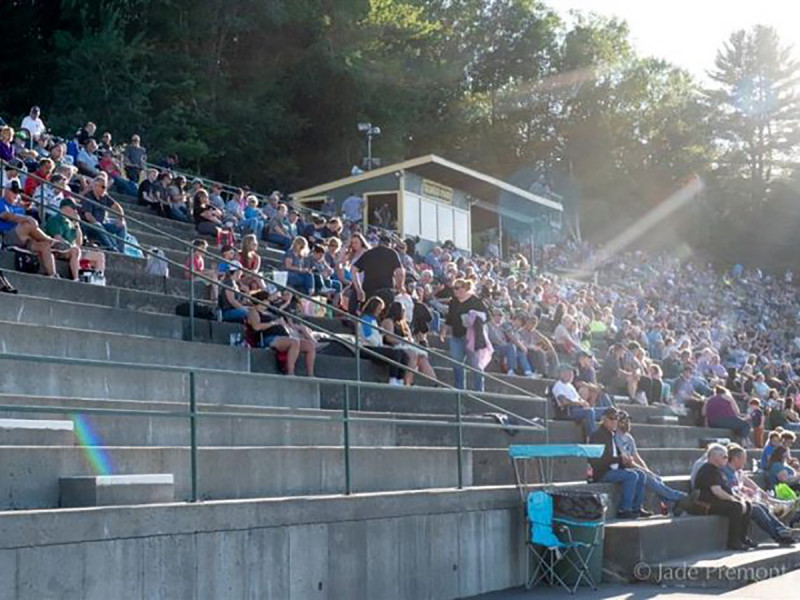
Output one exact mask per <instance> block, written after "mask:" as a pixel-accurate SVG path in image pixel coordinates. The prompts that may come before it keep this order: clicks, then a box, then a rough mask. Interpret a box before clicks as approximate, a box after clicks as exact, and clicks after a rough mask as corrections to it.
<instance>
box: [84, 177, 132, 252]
mask: <svg viewBox="0 0 800 600" xmlns="http://www.w3.org/2000/svg"><path fill="white" fill-rule="evenodd" d="M107 189H108V179H107V178H106V177H104V176H102V175H101V176H98V177H95V178H94V180H93V181H92V189H91V190H89V192H88V193H87V194H86V198H87V200H88V201H87V202H84V203H83V220H84V223H82V224H81V228H82V229H83V233H84V235H85V236H86V237H87V238H88V239H89V240H91V241H93V242H96V243H97V244H99V245H100V246H101V247H102V248H103V249H104V250H110V251H112V252H124V251H125V235H126V233H127V230H126V229H125V213H124V211H123V210H122V207H121V206H120V204H119V202H117V201H116V200H114V199H113V198H111V196H109V195H108V194H107V193H106V190H107ZM109 209H111V211H113V214H114V217H115V220H114V221H112V220H110V219H109V218H108V210H109Z"/></svg>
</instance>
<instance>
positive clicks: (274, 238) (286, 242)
mask: <svg viewBox="0 0 800 600" xmlns="http://www.w3.org/2000/svg"><path fill="white" fill-rule="evenodd" d="M267 241H268V242H269V243H270V244H275V245H276V246H278V248H280V249H281V250H288V249H289V247H290V246H291V245H292V238H290V237H289V236H288V235H280V234H277V233H270V234H269V235H267Z"/></svg>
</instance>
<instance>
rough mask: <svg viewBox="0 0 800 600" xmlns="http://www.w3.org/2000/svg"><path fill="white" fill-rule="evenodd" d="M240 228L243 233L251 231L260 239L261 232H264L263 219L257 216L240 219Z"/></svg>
mask: <svg viewBox="0 0 800 600" xmlns="http://www.w3.org/2000/svg"><path fill="white" fill-rule="evenodd" d="M242 230H243V231H244V232H245V233H252V234H253V235H255V236H256V239H258V240H260V239H261V234H262V233H263V232H264V221H263V220H262V219H259V218H258V217H253V218H252V219H245V220H244V221H242Z"/></svg>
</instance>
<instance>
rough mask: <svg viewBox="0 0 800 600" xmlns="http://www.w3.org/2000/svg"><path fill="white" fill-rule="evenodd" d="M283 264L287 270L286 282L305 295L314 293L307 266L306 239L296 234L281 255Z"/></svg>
mask: <svg viewBox="0 0 800 600" xmlns="http://www.w3.org/2000/svg"><path fill="white" fill-rule="evenodd" d="M283 266H284V268H285V269H286V270H287V271H288V272H289V274H288V277H287V278H286V283H287V284H288V285H289V287H292V288H294V289H296V290H297V291H299V292H302V293H303V294H306V295H307V296H311V295H313V293H314V276H313V275H312V274H311V269H310V268H309V266H308V241H307V240H306V238H304V237H301V236H298V237H296V238H294V240H293V241H292V245H291V246H290V247H289V249H288V250H287V251H286V254H284V255H283Z"/></svg>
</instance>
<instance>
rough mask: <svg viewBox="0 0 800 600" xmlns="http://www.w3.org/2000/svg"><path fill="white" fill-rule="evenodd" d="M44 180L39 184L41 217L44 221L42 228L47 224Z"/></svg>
mask: <svg viewBox="0 0 800 600" xmlns="http://www.w3.org/2000/svg"><path fill="white" fill-rule="evenodd" d="M45 185H46V184H45V183H44V182H42V183H40V184H39V219H40V220H41V222H42V229H44V226H45V225H47V213H45V211H44V186H45Z"/></svg>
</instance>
